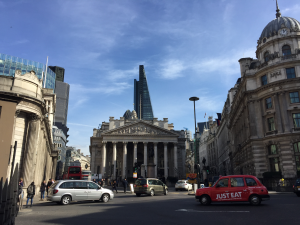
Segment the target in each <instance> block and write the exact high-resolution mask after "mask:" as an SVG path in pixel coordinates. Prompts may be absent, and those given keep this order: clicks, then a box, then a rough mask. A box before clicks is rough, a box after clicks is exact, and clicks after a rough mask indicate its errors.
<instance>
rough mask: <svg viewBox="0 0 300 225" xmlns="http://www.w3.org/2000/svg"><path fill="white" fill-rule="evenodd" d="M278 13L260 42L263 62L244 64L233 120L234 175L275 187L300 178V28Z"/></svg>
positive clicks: (230, 121) (245, 61)
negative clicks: (248, 176) (282, 181)
mask: <svg viewBox="0 0 300 225" xmlns="http://www.w3.org/2000/svg"><path fill="white" fill-rule="evenodd" d="M276 12H277V13H276V19H274V20H272V21H271V22H270V23H269V24H268V25H267V26H266V27H265V28H264V29H263V31H262V33H261V35H260V37H259V40H258V42H257V50H256V57H257V59H252V58H241V59H240V60H239V63H240V70H241V81H240V83H239V84H238V87H237V90H236V93H235V95H234V99H233V101H232V104H231V111H230V114H229V115H228V120H227V122H228V129H229V130H230V132H231V140H230V142H231V145H232V148H231V149H232V155H231V160H232V162H233V167H234V174H253V175H255V176H257V177H259V178H265V179H267V178H268V179H273V183H272V184H269V185H271V186H274V185H277V184H275V181H277V182H278V178H284V179H285V181H286V182H287V185H288V182H289V181H290V182H293V179H294V178H295V177H296V176H297V172H298V175H299V173H300V161H299V160H300V148H299V147H300V102H299V89H300V23H299V22H298V21H297V20H296V19H293V18H290V17H282V16H281V13H280V10H279V8H278V6H277V10H276Z"/></svg>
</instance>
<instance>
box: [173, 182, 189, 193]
mask: <svg viewBox="0 0 300 225" xmlns="http://www.w3.org/2000/svg"><path fill="white" fill-rule="evenodd" d="M192 189H193V185H192V184H190V183H189V181H188V180H178V181H177V182H176V184H175V191H178V190H185V191H189V190H192Z"/></svg>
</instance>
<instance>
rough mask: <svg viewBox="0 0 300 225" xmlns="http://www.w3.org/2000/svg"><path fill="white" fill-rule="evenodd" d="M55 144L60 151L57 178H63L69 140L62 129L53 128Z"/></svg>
mask: <svg viewBox="0 0 300 225" xmlns="http://www.w3.org/2000/svg"><path fill="white" fill-rule="evenodd" d="M52 135H53V144H54V146H55V147H56V149H57V150H58V158H57V168H56V178H59V177H62V175H63V172H64V166H65V162H66V145H67V142H68V141H67V138H66V135H65V134H64V132H63V130H62V129H59V128H58V127H57V126H52Z"/></svg>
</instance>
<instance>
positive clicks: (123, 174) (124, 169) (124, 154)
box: [122, 142, 127, 179]
mask: <svg viewBox="0 0 300 225" xmlns="http://www.w3.org/2000/svg"><path fill="white" fill-rule="evenodd" d="M126 171H127V142H123V169H122V178H123V179H125V178H126V177H127V172H126Z"/></svg>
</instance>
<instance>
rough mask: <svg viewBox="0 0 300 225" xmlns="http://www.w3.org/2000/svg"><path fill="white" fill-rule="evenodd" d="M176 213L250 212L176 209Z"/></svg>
mask: <svg viewBox="0 0 300 225" xmlns="http://www.w3.org/2000/svg"><path fill="white" fill-rule="evenodd" d="M175 211H176V212H200V213H249V212H250V211H198V210H194V209H177V210H175Z"/></svg>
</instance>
